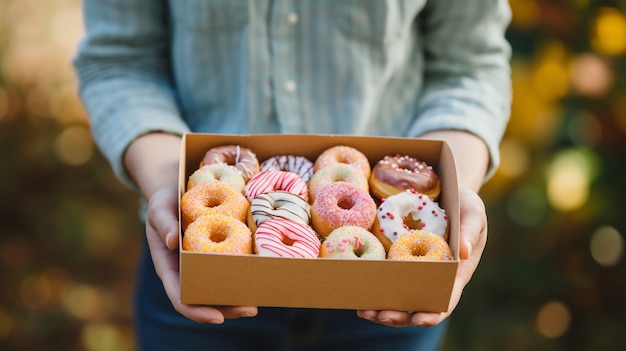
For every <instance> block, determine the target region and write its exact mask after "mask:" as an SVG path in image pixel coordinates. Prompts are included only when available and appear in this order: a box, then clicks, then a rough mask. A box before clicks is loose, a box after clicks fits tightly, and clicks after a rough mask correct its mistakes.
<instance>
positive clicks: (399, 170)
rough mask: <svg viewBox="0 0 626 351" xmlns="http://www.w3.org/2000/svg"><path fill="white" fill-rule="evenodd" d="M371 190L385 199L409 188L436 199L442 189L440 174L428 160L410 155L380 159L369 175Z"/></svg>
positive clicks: (373, 193)
mask: <svg viewBox="0 0 626 351" xmlns="http://www.w3.org/2000/svg"><path fill="white" fill-rule="evenodd" d="M369 185H370V191H371V193H372V195H374V196H375V197H377V198H378V199H384V198H386V197H389V196H391V195H395V194H397V193H399V192H401V191H404V190H407V189H415V190H416V191H418V192H420V193H422V194H425V195H427V196H429V197H430V198H431V199H434V200H436V199H437V197H438V196H439V192H440V191H441V182H440V181H439V176H438V175H437V174H436V173H435V172H434V171H433V167H432V166H430V165H428V164H426V162H422V161H419V160H417V159H415V158H413V157H409V156H400V155H396V156H385V157H384V158H383V159H382V160H380V161H378V162H377V163H376V165H375V166H374V168H373V169H372V174H371V175H370V177H369Z"/></svg>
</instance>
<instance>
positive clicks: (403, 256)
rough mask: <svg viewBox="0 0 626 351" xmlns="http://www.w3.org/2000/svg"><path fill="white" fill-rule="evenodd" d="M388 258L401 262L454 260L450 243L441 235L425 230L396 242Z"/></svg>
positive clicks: (405, 235)
mask: <svg viewBox="0 0 626 351" xmlns="http://www.w3.org/2000/svg"><path fill="white" fill-rule="evenodd" d="M387 257H388V258H389V259H390V260H400V261H446V260H452V259H453V257H452V251H451V250H450V246H449V245H448V243H447V242H446V241H445V240H444V239H443V238H442V237H440V236H439V235H437V234H433V233H430V232H426V231H423V230H413V231H411V232H409V233H407V234H404V235H402V236H400V237H399V238H398V240H396V241H394V242H393V244H392V245H391V247H390V248H389V254H388V255H387Z"/></svg>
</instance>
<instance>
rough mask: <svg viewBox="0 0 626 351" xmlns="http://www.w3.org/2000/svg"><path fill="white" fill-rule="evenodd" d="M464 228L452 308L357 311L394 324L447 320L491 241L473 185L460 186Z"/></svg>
mask: <svg viewBox="0 0 626 351" xmlns="http://www.w3.org/2000/svg"><path fill="white" fill-rule="evenodd" d="M460 197H461V228H460V247H459V256H460V257H459V258H460V261H459V267H458V269H457V274H456V276H455V281H454V285H453V288H452V293H451V295H450V303H449V305H448V311H447V312H445V313H433V312H415V313H407V312H398V311H373V310H362V311H357V315H358V316H359V317H361V318H363V319H366V320H368V321H371V322H374V323H378V324H383V325H387V326H393V327H405V326H421V327H432V326H436V325H438V324H439V323H441V322H442V321H444V320H445V319H446V318H447V317H448V316H449V315H450V314H451V313H452V311H454V309H455V308H456V306H457V305H458V303H459V301H460V300H461V295H462V294H463V289H464V288H465V286H466V285H467V283H468V282H469V281H470V279H471V277H472V275H473V274H474V271H475V270H476V268H477V266H478V262H479V261H480V258H481V256H482V253H483V251H484V248H485V245H486V241H487V216H486V213H485V205H484V203H483V201H482V199H481V198H480V197H479V196H478V194H476V193H475V192H473V191H472V190H470V189H467V188H462V189H460Z"/></svg>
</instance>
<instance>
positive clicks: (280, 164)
mask: <svg viewBox="0 0 626 351" xmlns="http://www.w3.org/2000/svg"><path fill="white" fill-rule="evenodd" d="M260 170H261V172H263V171H287V172H293V173H295V174H297V175H299V176H300V178H302V180H304V182H305V183H308V182H309V179H311V177H312V176H313V162H311V161H309V159H308V158H306V157H304V156H293V155H280V156H274V157H270V158H268V159H267V160H265V161H263V163H261V166H260Z"/></svg>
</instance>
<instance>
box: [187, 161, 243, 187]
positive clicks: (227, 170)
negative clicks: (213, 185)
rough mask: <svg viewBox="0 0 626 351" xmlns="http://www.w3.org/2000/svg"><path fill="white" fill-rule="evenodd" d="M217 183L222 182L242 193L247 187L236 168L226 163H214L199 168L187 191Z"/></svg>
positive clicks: (188, 183)
mask: <svg viewBox="0 0 626 351" xmlns="http://www.w3.org/2000/svg"><path fill="white" fill-rule="evenodd" d="M216 181H217V182H222V183H224V184H226V185H228V186H229V187H231V188H233V190H235V191H237V192H240V193H243V189H244V188H245V186H246V183H245V181H244V180H243V176H242V175H241V173H239V171H238V170H237V169H236V168H235V167H233V166H229V165H227V164H225V163H212V164H210V165H206V166H202V167H200V168H198V169H197V170H195V171H194V172H193V173H192V174H191V175H190V176H189V181H188V182H187V190H189V189H191V188H193V187H194V186H196V185H198V184H201V183H209V182H216Z"/></svg>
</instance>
